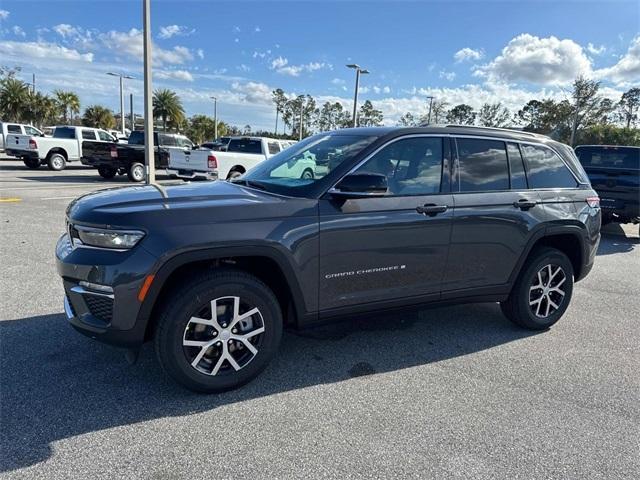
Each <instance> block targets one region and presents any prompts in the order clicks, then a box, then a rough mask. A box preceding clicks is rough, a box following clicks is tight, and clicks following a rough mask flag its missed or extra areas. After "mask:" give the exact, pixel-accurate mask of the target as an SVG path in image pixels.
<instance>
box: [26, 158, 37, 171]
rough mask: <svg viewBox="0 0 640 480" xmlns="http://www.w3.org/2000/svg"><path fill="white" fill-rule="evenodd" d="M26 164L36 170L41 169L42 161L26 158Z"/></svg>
mask: <svg viewBox="0 0 640 480" xmlns="http://www.w3.org/2000/svg"><path fill="white" fill-rule="evenodd" d="M22 161H23V162H24V164H25V165H26V166H27V167H28V168H31V169H33V170H35V169H36V168H40V159H39V158H25V159H23V160H22Z"/></svg>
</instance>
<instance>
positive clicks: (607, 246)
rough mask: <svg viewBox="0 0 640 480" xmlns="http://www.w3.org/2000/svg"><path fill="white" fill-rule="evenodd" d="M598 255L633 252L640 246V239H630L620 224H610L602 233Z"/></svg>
mask: <svg viewBox="0 0 640 480" xmlns="http://www.w3.org/2000/svg"><path fill="white" fill-rule="evenodd" d="M601 233H602V237H601V239H600V246H599V247H598V255H612V254H615V253H625V252H631V251H632V250H634V249H635V248H636V245H639V244H640V238H633V237H628V236H627V235H626V234H625V231H624V230H623V229H622V227H621V226H620V224H617V223H615V224H609V225H607V226H606V227H604V228H603V230H602V231H601Z"/></svg>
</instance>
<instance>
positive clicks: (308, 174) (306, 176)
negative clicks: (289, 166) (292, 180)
mask: <svg viewBox="0 0 640 480" xmlns="http://www.w3.org/2000/svg"><path fill="white" fill-rule="evenodd" d="M300 178H302V179H303V180H313V178H314V175H313V170H311V169H310V168H305V169H304V172H302V175H301V176H300Z"/></svg>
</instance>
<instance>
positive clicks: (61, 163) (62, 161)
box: [48, 153, 67, 172]
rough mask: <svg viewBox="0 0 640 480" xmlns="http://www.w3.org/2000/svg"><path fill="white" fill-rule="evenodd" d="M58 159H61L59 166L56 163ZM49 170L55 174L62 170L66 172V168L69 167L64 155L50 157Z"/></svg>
mask: <svg viewBox="0 0 640 480" xmlns="http://www.w3.org/2000/svg"><path fill="white" fill-rule="evenodd" d="M56 158H58V159H59V164H58V166H56V165H55V163H54V159H56ZM48 163H49V168H50V169H51V170H53V171H54V172H59V171H60V170H64V167H66V165H67V161H66V160H65V158H64V155H62V154H60V153H54V154H52V155H51V156H50V157H49V162H48Z"/></svg>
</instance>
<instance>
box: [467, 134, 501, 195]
mask: <svg viewBox="0 0 640 480" xmlns="http://www.w3.org/2000/svg"><path fill="white" fill-rule="evenodd" d="M457 144H458V158H459V168H458V177H459V181H460V191H461V192H481V191H486V190H508V189H509V170H508V167H507V152H506V150H505V145H504V142H500V141H496V140H481V139H475V138H459V139H457Z"/></svg>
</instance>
